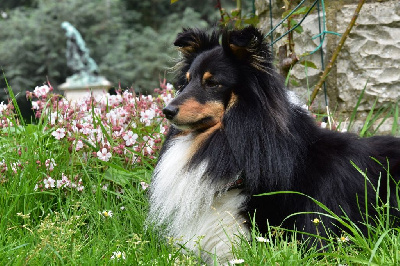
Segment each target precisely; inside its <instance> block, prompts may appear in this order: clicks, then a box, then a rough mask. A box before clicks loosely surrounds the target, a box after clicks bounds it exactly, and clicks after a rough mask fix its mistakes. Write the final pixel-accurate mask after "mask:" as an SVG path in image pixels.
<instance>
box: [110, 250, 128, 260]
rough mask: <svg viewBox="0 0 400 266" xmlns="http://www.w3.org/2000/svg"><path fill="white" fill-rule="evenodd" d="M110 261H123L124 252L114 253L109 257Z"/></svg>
mask: <svg viewBox="0 0 400 266" xmlns="http://www.w3.org/2000/svg"><path fill="white" fill-rule="evenodd" d="M111 259H112V260H115V259H117V260H119V259H123V260H124V259H125V252H121V251H114V252H113V254H112V256H111Z"/></svg>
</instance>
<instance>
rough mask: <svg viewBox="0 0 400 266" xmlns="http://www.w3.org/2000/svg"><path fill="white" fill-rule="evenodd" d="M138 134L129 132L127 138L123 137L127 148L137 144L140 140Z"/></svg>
mask: <svg viewBox="0 0 400 266" xmlns="http://www.w3.org/2000/svg"><path fill="white" fill-rule="evenodd" d="M138 137H139V136H138V134H136V133H133V132H132V131H130V130H129V131H128V133H126V134H125V136H124V137H123V138H124V140H125V145H126V146H132V145H133V144H135V143H136V140H137V138H138Z"/></svg>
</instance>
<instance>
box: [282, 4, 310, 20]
mask: <svg viewBox="0 0 400 266" xmlns="http://www.w3.org/2000/svg"><path fill="white" fill-rule="evenodd" d="M309 9H310V8H309V7H308V6H304V7H302V8H299V9H298V10H296V11H294V12H293V14H291V15H290V17H292V16H296V15H303V14H306V13H307V12H308V10H309ZM290 12H292V9H290V10H287V11H285V12H283V14H282V18H285V17H286V16H287V15H289V13H290ZM290 17H289V18H290Z"/></svg>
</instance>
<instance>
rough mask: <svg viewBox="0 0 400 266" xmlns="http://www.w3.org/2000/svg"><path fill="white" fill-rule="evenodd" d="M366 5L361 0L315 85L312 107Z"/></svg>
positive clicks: (363, 0)
mask: <svg viewBox="0 0 400 266" xmlns="http://www.w3.org/2000/svg"><path fill="white" fill-rule="evenodd" d="M364 3H365V0H360V1H359V2H358V6H357V8H356V10H355V11H354V15H353V18H352V19H351V21H350V23H349V25H348V26H347V29H346V31H345V33H343V35H342V38H341V39H340V41H339V44H338V46H337V47H336V50H335V52H334V53H333V54H332V58H331V60H329V63H328V66H327V67H326V68H325V71H324V72H323V73H322V76H321V78H320V79H319V81H318V83H317V85H315V88H314V90H313V92H312V94H311V97H310V106H311V105H312V103H313V102H314V100H315V97H316V96H317V94H318V92H319V91H320V90H321V87H322V85H323V83H324V81H325V80H326V78H327V77H328V74H329V72H330V71H331V69H332V67H333V65H334V64H335V62H336V59H337V57H338V55H339V53H340V51H341V50H342V48H343V45H344V43H345V41H346V39H347V37H348V35H349V34H350V32H351V29H352V28H353V26H354V24H355V22H356V20H357V18H358V15H359V14H360V11H361V8H362V6H363V5H364Z"/></svg>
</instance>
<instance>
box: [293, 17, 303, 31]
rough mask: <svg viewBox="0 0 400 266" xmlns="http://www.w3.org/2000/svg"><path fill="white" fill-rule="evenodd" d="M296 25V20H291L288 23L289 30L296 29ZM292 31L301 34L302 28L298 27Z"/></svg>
mask: <svg viewBox="0 0 400 266" xmlns="http://www.w3.org/2000/svg"><path fill="white" fill-rule="evenodd" d="M297 23H298V22H297V20H294V19H292V20H291V21H290V28H294V27H296V25H297ZM294 31H295V32H297V33H302V32H303V31H304V30H303V27H302V26H301V25H299V26H297V27H296V28H295V29H294Z"/></svg>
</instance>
